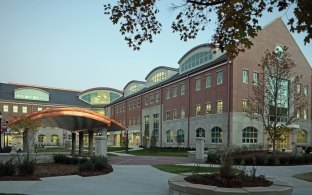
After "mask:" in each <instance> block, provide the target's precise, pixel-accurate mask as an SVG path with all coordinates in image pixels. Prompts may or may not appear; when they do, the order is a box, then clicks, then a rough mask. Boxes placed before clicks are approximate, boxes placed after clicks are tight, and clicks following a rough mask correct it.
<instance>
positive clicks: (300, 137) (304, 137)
mask: <svg viewBox="0 0 312 195" xmlns="http://www.w3.org/2000/svg"><path fill="white" fill-rule="evenodd" d="M298 143H300V144H306V143H308V133H307V132H306V131H305V130H303V129H299V130H298V131H297V144H298Z"/></svg>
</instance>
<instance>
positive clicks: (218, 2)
mask: <svg viewBox="0 0 312 195" xmlns="http://www.w3.org/2000/svg"><path fill="white" fill-rule="evenodd" d="M186 2H187V3H192V4H197V5H205V6H213V5H219V4H222V3H225V0H219V1H213V2H210V3H209V2H202V1H196V0H187V1H186Z"/></svg>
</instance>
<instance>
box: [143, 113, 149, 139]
mask: <svg viewBox="0 0 312 195" xmlns="http://www.w3.org/2000/svg"><path fill="white" fill-rule="evenodd" d="M144 136H149V115H147V116H144Z"/></svg>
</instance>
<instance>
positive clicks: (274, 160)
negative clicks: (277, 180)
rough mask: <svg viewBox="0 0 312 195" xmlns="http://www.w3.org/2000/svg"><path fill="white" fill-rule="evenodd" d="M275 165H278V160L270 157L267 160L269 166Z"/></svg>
mask: <svg viewBox="0 0 312 195" xmlns="http://www.w3.org/2000/svg"><path fill="white" fill-rule="evenodd" d="M275 163H276V158H275V157H274V156H269V157H268V158H267V164H268V165H275Z"/></svg>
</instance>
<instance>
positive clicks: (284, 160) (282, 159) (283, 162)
mask: <svg viewBox="0 0 312 195" xmlns="http://www.w3.org/2000/svg"><path fill="white" fill-rule="evenodd" d="M278 160H279V163H280V164H281V165H286V164H287V163H288V157H287V156H280V157H279V159H278Z"/></svg>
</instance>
